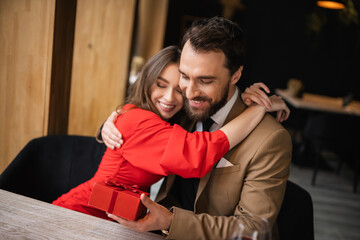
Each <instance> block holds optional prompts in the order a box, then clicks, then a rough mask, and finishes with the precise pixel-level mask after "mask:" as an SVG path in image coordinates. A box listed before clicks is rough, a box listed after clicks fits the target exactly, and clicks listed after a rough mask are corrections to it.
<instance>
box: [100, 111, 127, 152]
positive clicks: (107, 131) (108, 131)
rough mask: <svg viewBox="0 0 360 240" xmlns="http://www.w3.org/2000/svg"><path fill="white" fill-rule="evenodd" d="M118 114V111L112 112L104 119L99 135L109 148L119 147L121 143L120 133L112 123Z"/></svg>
mask: <svg viewBox="0 0 360 240" xmlns="http://www.w3.org/2000/svg"><path fill="white" fill-rule="evenodd" d="M118 116H119V113H118V112H116V111H114V112H112V113H111V115H110V116H109V117H108V119H106V121H105V123H104V125H103V128H102V130H101V137H102V139H103V141H104V143H105V145H106V146H107V147H108V148H111V149H114V148H115V147H117V148H120V147H121V145H122V144H123V140H122V135H121V133H120V132H119V130H118V129H117V128H116V126H115V124H114V123H115V121H116V119H117V117H118Z"/></svg>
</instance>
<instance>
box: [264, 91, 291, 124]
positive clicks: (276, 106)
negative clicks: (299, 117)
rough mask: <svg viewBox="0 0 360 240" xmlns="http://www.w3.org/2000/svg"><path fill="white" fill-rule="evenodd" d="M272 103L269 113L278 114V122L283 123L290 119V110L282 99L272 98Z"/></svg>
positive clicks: (275, 96)
mask: <svg viewBox="0 0 360 240" xmlns="http://www.w3.org/2000/svg"><path fill="white" fill-rule="evenodd" d="M270 100H271V102H272V105H271V108H270V109H267V111H268V112H276V120H277V121H279V122H283V121H285V120H287V119H288V118H289V115H290V109H289V108H288V106H287V105H286V103H285V102H284V100H283V99H282V97H280V96H277V95H272V96H270Z"/></svg>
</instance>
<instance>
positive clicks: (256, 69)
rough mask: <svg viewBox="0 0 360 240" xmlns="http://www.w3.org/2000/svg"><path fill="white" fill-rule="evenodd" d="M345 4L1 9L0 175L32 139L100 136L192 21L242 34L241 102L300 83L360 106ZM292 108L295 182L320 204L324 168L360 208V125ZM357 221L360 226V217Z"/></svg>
mask: <svg viewBox="0 0 360 240" xmlns="http://www.w3.org/2000/svg"><path fill="white" fill-rule="evenodd" d="M342 4H343V7H342V8H340V9H329V8H323V7H320V6H319V5H318V4H317V1H316V0H302V1H285V0H274V1H268V0H191V1H190V0H62V1H60V0H0V99H1V101H0V124H1V126H2V127H1V128H0V173H1V172H2V171H3V170H4V169H5V168H6V167H7V166H8V164H9V163H10V162H11V161H12V160H13V159H14V157H15V156H16V154H17V153H18V152H19V151H20V150H21V149H22V148H23V147H24V146H25V144H26V143H27V142H28V141H29V140H31V139H33V138H36V137H40V136H45V135H52V134H69V135H85V136H94V135H95V133H96V131H97V129H98V128H99V127H100V125H101V124H102V122H103V121H104V120H105V119H106V118H107V117H108V115H109V114H110V113H111V112H112V111H113V110H115V108H116V107H117V106H118V105H119V104H122V103H123V100H124V98H125V96H126V91H127V88H128V86H129V84H131V83H132V82H133V81H134V80H135V79H136V76H137V73H138V72H139V71H140V69H141V66H142V65H143V64H144V62H146V61H147V60H148V59H149V58H150V57H151V56H152V55H153V54H155V53H156V52H157V51H159V50H160V49H161V48H163V47H165V46H168V45H180V40H181V37H182V34H183V32H184V30H185V29H186V27H187V26H189V25H190V24H191V23H192V21H194V20H196V19H201V18H208V17H213V16H223V17H225V18H228V19H231V20H233V21H234V22H236V23H238V24H239V25H240V26H241V27H242V28H243V30H244V31H245V33H246V35H247V57H246V64H245V66H244V71H243V76H242V78H241V80H240V81H239V87H240V88H241V89H242V90H243V89H245V87H247V86H249V85H250V84H252V83H254V82H260V81H261V82H264V83H265V84H266V85H268V86H269V87H270V88H271V89H272V90H273V91H275V89H286V88H288V83H289V80H290V79H296V80H299V81H300V83H301V84H302V87H303V88H302V92H306V93H312V94H317V95H321V96H326V97H331V98H334V99H340V100H341V104H343V105H346V104H344V103H345V102H346V103H347V102H351V101H359V100H360V23H359V21H360V20H359V11H360V0H344V1H343V2H342ZM298 97H301V96H298ZM345 100H346V101H345ZM289 106H290V108H291V110H292V112H291V116H290V119H289V120H288V121H287V122H285V123H284V126H285V127H286V128H287V129H288V130H289V132H290V133H291V134H292V137H293V144H294V154H293V164H292V168H293V170H292V175H291V179H294V180H295V181H297V182H298V183H300V184H302V186H304V187H306V188H307V189H308V190H309V191H310V192H311V193H312V195H313V196H314V195H315V196H316V194H317V193H318V191H314V189H315V188H313V187H314V186H315V181H312V184H310V183H311V179H314V169H315V167H314V166H315V165H317V167H316V169H318V170H319V171H320V172H319V173H322V172H321V171H325V175H321V174H319V176H318V179H317V180H316V185H317V186H324V185H322V184H324V183H327V185H326V184H325V185H326V187H325V188H328V189H332V190H336V191H338V192H340V193H345V194H352V195H350V196H351V198H353V197H354V196H355V198H354V202H355V203H359V202H360V199H359V198H357V197H359V190H358V189H357V187H356V184H357V183H358V179H357V178H356V177H357V173H358V172H359V161H360V157H359V156H360V154H359V147H360V140H359V135H360V131H359V128H360V127H359V126H360V124H359V123H360V119H359V115H356V114H335V113H329V112H322V111H309V110H308V109H299V108H297V107H294V106H293V105H291V104H289ZM329 142H330V143H329ZM316 159H318V160H316ZM319 159H320V160H319ZM316 163H317V164H316ZM303 171H305V172H303ZM336 172H337V173H336ZM296 174H297V175H296ZM326 174H329V175H326ZM305 176H307V177H305ZM324 176H329V177H327V178H326V179H327V180H326V179H323V178H324ZM337 177H339V178H340V180H339V179H338V178H337ZM334 182H335V184H334ZM338 183H341V184H338ZM317 189H319V188H317ZM320 195H321V194H320ZM339 196H340V197H339V198H340V199H341V198H343V197H344V196H343V195H339ZM346 197H347V198H349V196H348V195H346ZM315 202H316V201H315ZM317 204H318V203H317ZM350 205H352V204H350ZM353 207H354V208H352V210H351V211H355V212H360V207H359V204H357V205H356V204H355V205H353ZM325 212H326V210H325ZM337 214H339V213H337ZM320 218H321V217H320ZM324 218H326V215H325V217H324ZM318 219H319V217H318ZM353 219H354V221H355V220H360V219H359V214H357V215H355V216H354V218H353ZM359 222H360V221H359ZM331 227H333V226H331ZM331 227H329V225H325V227H324V229H330V228H331ZM352 227H353V228H355V227H356V228H357V229H359V228H358V227H359V226H358V225H355V226H352ZM353 228H352V229H353ZM324 231H325V230H324ZM358 231H359V230H354V231H352V232H355V233H358ZM320 232H321V231H320ZM359 235H360V234H359ZM359 235H356V234H355V235H352V236H355V237H354V238H352V237H350V238H345V237H344V238H342V236H343V235H341V234H340V235H336V236H337V239H360V237H359ZM318 239H320V238H318ZM324 239H325V238H324ZM327 239H329V238H327Z"/></svg>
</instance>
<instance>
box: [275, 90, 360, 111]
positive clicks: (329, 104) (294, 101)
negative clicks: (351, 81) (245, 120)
mask: <svg viewBox="0 0 360 240" xmlns="http://www.w3.org/2000/svg"><path fill="white" fill-rule="evenodd" d="M275 93H276V94H278V95H280V96H281V97H282V98H283V99H284V100H286V101H287V102H288V103H290V104H291V105H292V106H293V107H295V108H301V109H307V110H315V111H324V112H332V113H338V114H346V115H356V116H360V102H359V101H351V102H350V103H349V104H348V105H347V106H346V107H343V105H342V104H343V100H342V98H334V97H328V96H322V95H317V94H311V93H304V94H303V96H302V98H298V97H293V96H291V95H290V94H289V92H288V91H287V90H285V89H276V90H275Z"/></svg>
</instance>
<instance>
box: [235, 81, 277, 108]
mask: <svg viewBox="0 0 360 240" xmlns="http://www.w3.org/2000/svg"><path fill="white" fill-rule="evenodd" d="M265 92H266V93H270V90H269V88H268V87H267V86H266V85H265V84H264V83H262V82H259V83H254V84H253V85H251V86H250V87H248V88H246V89H245V91H244V92H243V93H242V94H241V98H242V100H243V101H244V103H245V104H246V105H247V106H250V105H251V104H253V103H257V104H259V105H261V106H265V107H266V108H267V109H270V108H271V100H270V98H269V97H268V96H267V94H266V93H265Z"/></svg>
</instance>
